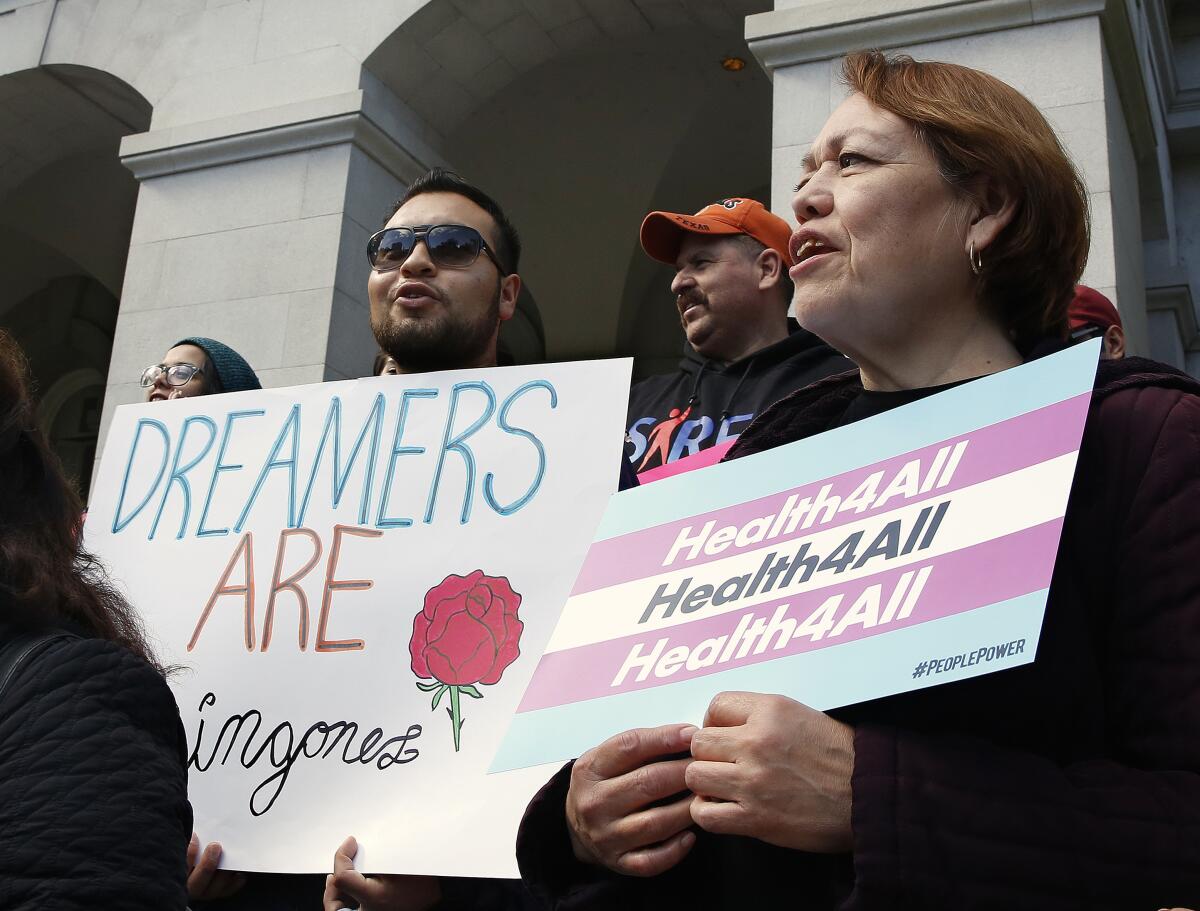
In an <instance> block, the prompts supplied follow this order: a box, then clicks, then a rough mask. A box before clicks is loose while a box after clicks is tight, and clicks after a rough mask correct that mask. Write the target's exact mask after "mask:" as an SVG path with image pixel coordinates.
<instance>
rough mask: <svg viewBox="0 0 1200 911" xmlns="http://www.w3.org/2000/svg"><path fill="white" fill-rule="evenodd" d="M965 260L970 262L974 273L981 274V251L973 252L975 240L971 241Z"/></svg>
mask: <svg viewBox="0 0 1200 911" xmlns="http://www.w3.org/2000/svg"><path fill="white" fill-rule="evenodd" d="M967 260H968V261H969V262H970V263H971V271H972V272H974V273H975V274H976V275H982V274H983V253H982V252H980V253H979V254H978V255H976V253H975V241H971V249H970V250H969V251H967Z"/></svg>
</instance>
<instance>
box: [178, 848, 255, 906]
mask: <svg viewBox="0 0 1200 911" xmlns="http://www.w3.org/2000/svg"><path fill="white" fill-rule="evenodd" d="M177 856H178V855H177ZM220 862H221V845H220V844H219V843H218V842H215V841H214V842H213V843H212V844H210V845H207V846H206V847H205V848H204V850H203V851H201V850H200V836H198V835H197V834H196V833H195V832H193V833H192V839H191V841H189V842H188V846H187V869H188V876H187V890H188V899H190V900H191V901H216V900H217V899H220V898H229V896H231V895H233V894H235V893H236V892H239V891H241V888H242V887H243V886H244V885H246V874H245V873H238V872H236V871H234V870H218V869H217V864H219V863H220Z"/></svg>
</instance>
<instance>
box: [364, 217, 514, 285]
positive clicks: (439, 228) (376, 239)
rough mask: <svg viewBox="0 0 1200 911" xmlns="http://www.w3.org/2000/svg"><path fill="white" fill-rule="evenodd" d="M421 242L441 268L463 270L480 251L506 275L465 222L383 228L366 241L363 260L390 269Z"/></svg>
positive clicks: (396, 267) (380, 269)
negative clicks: (365, 252) (460, 223)
mask: <svg viewBox="0 0 1200 911" xmlns="http://www.w3.org/2000/svg"><path fill="white" fill-rule="evenodd" d="M421 241H424V242H425V249H426V250H428V251H429V258H430V259H432V260H433V261H434V263H436V264H437V265H438V266H441V267H443V268H447V269H465V268H466V267H467V266H469V265H471V264H472V263H473V262H475V260H477V259H479V254H480V253H486V254H487V257H488V259H490V260H491V261H492V262H494V263H495V264H496V268H497V269H499V270H500V274H501V275H508V270H507V269H505V268H504V266H502V265H501V264H500V259H499V258H498V257H497V256H496V254H495V253H494V252H493V251H492V248H491V247H489V246H488V243H487V241H486V240H484V239H483V235H482V234H480V233H479V232H478V231H476V230H475V229H474V228H471V227H468V226H467V225H417V226H415V227H412V228H384V229H383V230H382V231H377V232H376V233H375V234H373V235H372V236H371V239H370V240H368V241H367V259H369V260H370V261H371V268H372V269H374V270H375V271H376V272H391V271H392V270H393V269H399V268H400V267H401V266H402V265H403V264H404V261H405V260H406V259H408V258H409V257H410V256H411V255H412V252H413V250H415V249H417V244H418V243H420V242H421Z"/></svg>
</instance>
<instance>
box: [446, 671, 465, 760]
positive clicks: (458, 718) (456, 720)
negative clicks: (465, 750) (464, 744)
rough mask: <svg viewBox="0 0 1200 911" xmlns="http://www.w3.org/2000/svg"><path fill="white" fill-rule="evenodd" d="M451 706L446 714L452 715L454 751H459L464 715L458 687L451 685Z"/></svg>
mask: <svg viewBox="0 0 1200 911" xmlns="http://www.w3.org/2000/svg"><path fill="white" fill-rule="evenodd" d="M449 690H450V708H448V709H446V714H448V715H449V716H450V724H451V725H452V726H453V727H454V752H456V753H457V752H458V746H459V743H458V741H459V734H460V733H461V731H462V724H463V717H462V712H461V710H460V708H459V704H458V687H457V686H450V687H449Z"/></svg>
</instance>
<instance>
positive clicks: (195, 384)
mask: <svg viewBox="0 0 1200 911" xmlns="http://www.w3.org/2000/svg"><path fill="white" fill-rule="evenodd" d="M141 383H142V386H143V387H144V388H145V389H146V401H148V402H164V401H169V400H174V399H180V398H191V397H193V396H198V395H215V394H217V393H221V392H244V391H247V390H252V389H261V388H262V384H261V383H260V382H259V379H258V377H257V375H255V373H254V370H253V369H252V368H251V367H250V365H249V364H248V363H246V359H245V358H243V357H242V356H241V355H240V354H238V353H237V352H236V351H234V350H233V349H232V348H230V347H229V346H228V345H226V344H224V343H222V342H218V341H216V340H215V339H211V338H205V337H204V336H199V335H197V336H191V337H189V338H184V339H180V340H179V341H177V342H176V343H175V344H174V345H172V346H171V348H170V349H169V350H168V351H167V353H166V354H165V355H163V359H162V363H159V364H151V365H150V366H149V367H147V368H146V369H145V370H144V371H143V372H142V379H141ZM221 853H222V848H221V844H220V842H215V841H214V842H210V843H209V844H207V845H203V847H202V846H201V841H200V837H199V835H198V834H197V833H195V832H193V833H192V837H191V839H190V840H189V841H188V844H187V871H188V877H187V890H188V900H189V901H190V903H191V905H192V907H194V908H197V909H206V911H241V909H249V908H253V909H255V911H293V909H301V908H304V907H311V908H315V907H316V903H315V902H314V901H313V900H312V898H311V893H312V891H313V889H314V888H315V885H316V882H317V881H318V878H317V877H315V876H309V877H303V876H301V877H297V876H291V875H286V874H273V873H251V874H246V873H242V872H240V871H237V870H222V869H220V863H221ZM306 898H307V899H308V902H307V905H306V904H305V899H306Z"/></svg>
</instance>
